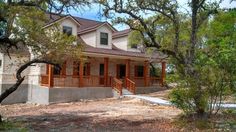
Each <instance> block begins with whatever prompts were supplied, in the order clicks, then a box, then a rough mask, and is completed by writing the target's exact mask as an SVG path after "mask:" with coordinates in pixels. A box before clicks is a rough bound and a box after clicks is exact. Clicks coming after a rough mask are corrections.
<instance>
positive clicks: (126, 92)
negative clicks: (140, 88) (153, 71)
mask: <svg viewBox="0 0 236 132" xmlns="http://www.w3.org/2000/svg"><path fill="white" fill-rule="evenodd" d="M122 93H123V95H133V93H131V92H130V91H128V90H127V89H125V88H123V89H122Z"/></svg>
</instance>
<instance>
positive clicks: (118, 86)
mask: <svg viewBox="0 0 236 132" xmlns="http://www.w3.org/2000/svg"><path fill="white" fill-rule="evenodd" d="M122 84H123V83H122V81H120V80H119V79H117V78H114V79H113V86H112V88H113V89H114V90H116V91H117V92H118V93H119V94H120V96H121V95H122Z"/></svg>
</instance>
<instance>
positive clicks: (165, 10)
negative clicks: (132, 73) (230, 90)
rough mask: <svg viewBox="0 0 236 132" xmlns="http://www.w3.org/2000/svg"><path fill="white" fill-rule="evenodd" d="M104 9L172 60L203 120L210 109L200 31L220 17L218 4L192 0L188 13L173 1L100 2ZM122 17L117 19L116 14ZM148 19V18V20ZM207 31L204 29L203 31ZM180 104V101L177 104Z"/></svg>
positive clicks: (115, 20) (122, 0)
mask: <svg viewBox="0 0 236 132" xmlns="http://www.w3.org/2000/svg"><path fill="white" fill-rule="evenodd" d="M98 2H99V3H100V4H102V5H103V6H104V15H106V16H107V17H109V18H113V19H114V22H115V23H125V24H127V25H129V26H130V28H131V29H132V30H134V31H136V32H139V35H141V36H142V41H143V43H144V45H145V46H146V47H154V48H156V50H158V51H161V52H163V53H165V54H167V55H169V56H170V57H171V58H173V59H172V60H173V63H174V64H175V66H176V69H177V72H178V74H179V78H180V79H181V80H182V85H181V86H182V87H183V88H184V89H185V90H187V89H191V90H192V91H191V92H190V93H188V94H191V98H190V99H189V100H188V101H190V102H191V103H190V104H191V105H192V106H193V107H192V108H193V110H192V111H193V112H196V113H197V114H198V115H200V116H202V115H205V114H206V111H207V109H208V104H207V101H208V98H206V96H205V94H204V92H205V90H204V88H205V84H204V83H205V80H204V79H200V78H202V77H203V76H204V75H203V74H201V73H203V71H202V70H201V67H199V66H200V64H199V58H200V57H201V53H203V54H205V53H204V52H199V51H201V50H202V46H203V44H204V38H203V35H202V34H200V29H201V28H202V27H203V26H204V25H205V23H206V22H208V20H209V18H210V16H211V15H212V14H215V13H217V10H218V9H219V2H213V3H209V2H206V1H205V0H191V1H190V2H189V5H188V7H189V10H187V12H188V13H184V12H182V11H181V10H180V7H179V4H178V2H177V1H176V0H175V1H171V0H160V1H157V0H145V1H144V0H126V1H124V0H114V1H106V0H105V1H104V0H102V1H98ZM117 13H118V14H122V15H123V17H116V16H115V15H114V14H117ZM147 16H150V17H148V19H147ZM203 28H204V27H203ZM178 101H179V100H178Z"/></svg>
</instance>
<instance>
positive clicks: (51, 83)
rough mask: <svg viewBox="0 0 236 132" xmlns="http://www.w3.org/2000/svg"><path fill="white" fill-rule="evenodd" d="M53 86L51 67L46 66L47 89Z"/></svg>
mask: <svg viewBox="0 0 236 132" xmlns="http://www.w3.org/2000/svg"><path fill="white" fill-rule="evenodd" d="M53 84H54V79H53V66H52V65H48V87H49V88H52V87H53Z"/></svg>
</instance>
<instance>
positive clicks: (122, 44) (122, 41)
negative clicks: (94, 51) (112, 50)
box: [112, 36, 140, 52]
mask: <svg viewBox="0 0 236 132" xmlns="http://www.w3.org/2000/svg"><path fill="white" fill-rule="evenodd" d="M112 43H113V44H114V45H115V46H116V47H117V48H119V49H122V50H125V51H133V52H140V50H139V49H134V48H131V47H130V46H129V43H128V36H124V37H119V38H114V39H113V40H112Z"/></svg>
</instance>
